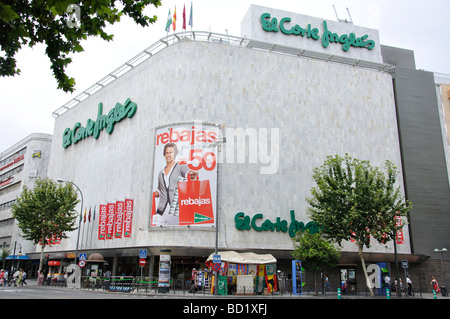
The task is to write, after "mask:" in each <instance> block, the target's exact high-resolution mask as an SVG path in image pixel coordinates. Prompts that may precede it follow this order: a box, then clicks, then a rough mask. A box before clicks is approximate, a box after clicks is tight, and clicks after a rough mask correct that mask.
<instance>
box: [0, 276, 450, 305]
mask: <svg viewBox="0 0 450 319" xmlns="http://www.w3.org/2000/svg"><path fill="white" fill-rule="evenodd" d="M27 283H28V285H27V286H23V287H14V286H6V287H5V286H2V287H0V299H3V298H7V299H14V298H20V299H60V298H68V299H71V298H73V299H86V298H90V299H91V298H92V299H139V298H154V297H157V298H160V299H161V298H165V299H210V298H219V299H225V300H230V299H242V298H244V299H259V300H264V299H265V300H270V299H288V300H289V299H308V300H312V299H317V300H321V299H336V300H337V299H338V297H337V293H327V294H325V295H322V294H319V295H318V296H314V295H313V294H303V295H301V296H296V295H290V294H282V295H281V294H273V295H270V296H261V295H257V296H249V295H245V296H242V295H241V296H239V295H230V296H212V295H210V294H203V293H200V292H199V293H195V294H192V293H187V292H177V291H173V290H172V291H170V292H169V293H166V294H161V293H158V292H155V291H154V290H152V291H149V292H140V293H124V292H107V291H103V290H84V289H69V288H66V287H54V286H52V287H46V286H44V287H42V286H37V282H36V280H35V279H28V280H27ZM341 299H344V300H345V299H347V300H349V299H352V300H353V299H377V300H383V299H387V297H386V296H375V297H373V298H371V297H370V296H365V295H358V296H353V295H342V296H341ZM390 299H401V300H419V299H438V300H439V299H440V300H446V301H450V297H443V296H442V295H441V294H438V295H437V296H434V295H433V294H432V293H423V294H421V295H416V296H414V297H410V296H403V297H397V296H391V298H390Z"/></svg>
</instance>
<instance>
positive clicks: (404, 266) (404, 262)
mask: <svg viewBox="0 0 450 319" xmlns="http://www.w3.org/2000/svg"><path fill="white" fill-rule="evenodd" d="M402 268H404V269H408V261H407V260H406V259H403V260H402Z"/></svg>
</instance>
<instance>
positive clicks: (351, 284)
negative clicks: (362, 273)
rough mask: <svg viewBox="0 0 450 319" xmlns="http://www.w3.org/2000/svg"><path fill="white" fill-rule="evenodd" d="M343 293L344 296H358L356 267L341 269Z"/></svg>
mask: <svg viewBox="0 0 450 319" xmlns="http://www.w3.org/2000/svg"><path fill="white" fill-rule="evenodd" d="M339 271H340V284H341V292H342V293H344V294H356V291H357V290H356V289H357V286H356V270H355V268H354V267H351V268H350V267H344V268H340V270H339Z"/></svg>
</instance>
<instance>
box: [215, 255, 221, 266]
mask: <svg viewBox="0 0 450 319" xmlns="http://www.w3.org/2000/svg"><path fill="white" fill-rule="evenodd" d="M221 262H222V256H220V255H213V263H214V264H220V263H221Z"/></svg>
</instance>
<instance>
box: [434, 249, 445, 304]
mask: <svg viewBox="0 0 450 319" xmlns="http://www.w3.org/2000/svg"><path fill="white" fill-rule="evenodd" d="M446 252H447V248H442V249H441V250H439V249H437V248H436V249H435V250H434V253H435V254H439V256H440V257H441V266H442V274H443V275H444V283H445V290H446V291H445V292H446V293H447V289H448V286H447V276H446V274H445V267H444V257H443V256H442V254H445V253H446ZM442 292H444V291H442ZM446 295H447V296H448V294H446Z"/></svg>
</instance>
